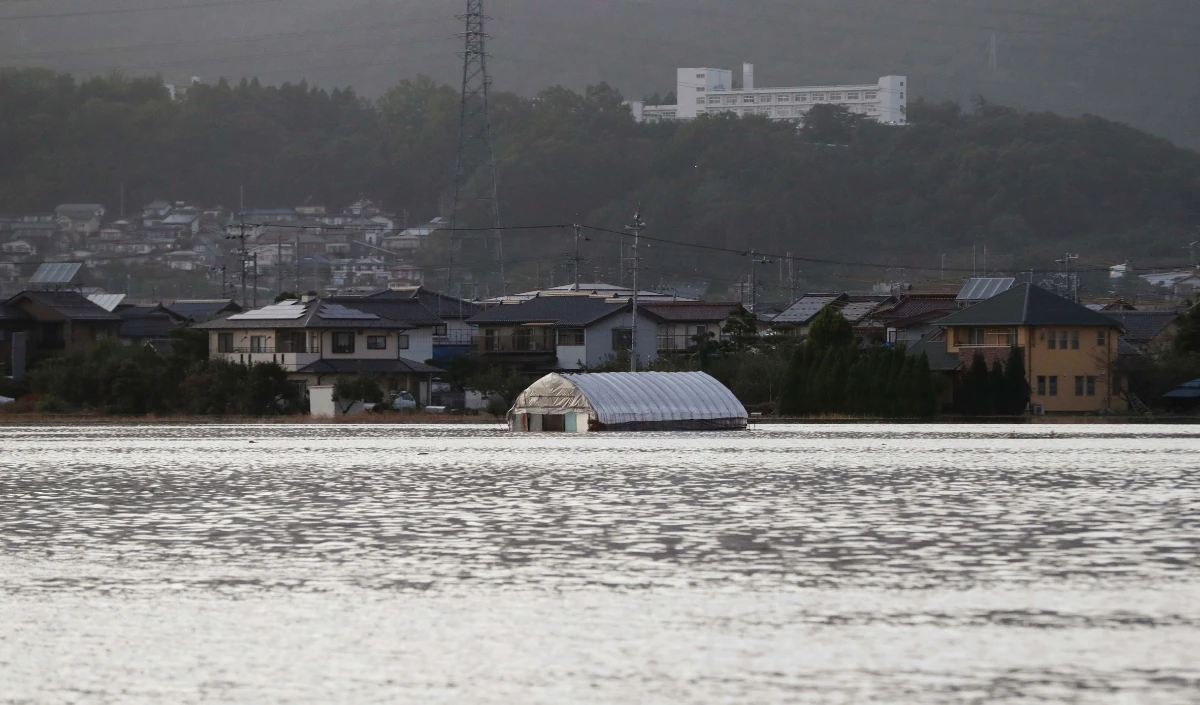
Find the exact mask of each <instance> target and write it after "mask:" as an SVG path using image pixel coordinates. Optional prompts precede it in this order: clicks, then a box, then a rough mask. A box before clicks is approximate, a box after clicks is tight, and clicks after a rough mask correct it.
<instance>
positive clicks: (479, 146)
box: [446, 0, 508, 294]
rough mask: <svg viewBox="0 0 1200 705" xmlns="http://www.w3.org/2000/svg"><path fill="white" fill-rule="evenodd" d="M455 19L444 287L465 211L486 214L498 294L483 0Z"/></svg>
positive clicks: (498, 237)
mask: <svg viewBox="0 0 1200 705" xmlns="http://www.w3.org/2000/svg"><path fill="white" fill-rule="evenodd" d="M458 18H459V19H460V20H463V22H464V23H465V24H466V27H465V30H464V31H463V32H462V34H459V35H458V36H459V37H461V38H462V39H463V41H464V43H465V46H464V48H463V51H462V53H461V54H460V56H462V58H463V77H462V101H461V104H460V106H459V119H458V154H457V156H456V158H455V165H454V206H453V207H454V210H453V211H452V213H451V216H450V262H451V264H450V269H449V270H448V273H447V276H446V284H447V289H448V290H449V288H450V285H451V283H452V280H453V277H454V264H453V263H454V252H455V248H456V241H457V240H458V239H459V238H458V233H457V228H458V227H459V225H461V224H462V223H463V222H464V221H465V218H464V214H467V215H469V216H474V217H484V218H487V217H490V219H491V224H490V225H488V226H485V227H490V228H492V232H491V240H492V241H494V242H495V244H496V254H497V257H498V258H499V260H500V287H501V293H504V294H507V293H508V291H507V280H506V278H505V273H504V239H503V235H502V234H501V231H500V200H499V197H498V195H497V190H496V158H495V154H494V152H493V150H492V118H491V110H490V107H489V104H488V92H489V91H490V90H491V85H492V79H491V76H489V75H488V71H487V58H488V54H487V51H486V47H485V43H486V41H487V39H488V38H489V37H488V35H487V34H486V33H485V32H484V21H485V20H486V19H488V18H487V16H486V15H484V14H483V0H467V12H466V14H464V15H459V16H458ZM471 179H475V180H476V185H477V188H475V189H470V188H468V184H467V182H468V181H469V180H471Z"/></svg>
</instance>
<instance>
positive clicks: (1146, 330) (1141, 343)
mask: <svg viewBox="0 0 1200 705" xmlns="http://www.w3.org/2000/svg"><path fill="white" fill-rule="evenodd" d="M1102 313H1103V314H1104V315H1105V316H1108V317H1109V318H1111V319H1113V320H1114V321H1116V322H1117V323H1119V324H1120V326H1121V328H1122V329H1123V330H1124V332H1123V333H1122V334H1121V344H1122V345H1121V354H1122V355H1150V356H1155V355H1159V354H1161V353H1165V352H1167V351H1168V349H1169V348H1170V346H1171V339H1172V338H1174V337H1175V331H1176V330H1178V329H1179V315H1180V314H1179V313H1178V312H1176V311H1129V310H1110V311H1102Z"/></svg>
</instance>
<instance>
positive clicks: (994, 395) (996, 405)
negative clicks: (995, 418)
mask: <svg viewBox="0 0 1200 705" xmlns="http://www.w3.org/2000/svg"><path fill="white" fill-rule="evenodd" d="M988 399H989V400H990V401H991V408H990V409H989V413H992V414H1008V413H1011V412H1009V408H1011V406H1012V401H1011V400H1010V399H1009V394H1008V380H1007V379H1006V378H1005V376H1004V366H1003V365H1002V364H1000V361H999V360H993V361H992V369H991V371H990V372H989V373H988Z"/></svg>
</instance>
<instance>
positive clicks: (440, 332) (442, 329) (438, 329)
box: [433, 324, 446, 338]
mask: <svg viewBox="0 0 1200 705" xmlns="http://www.w3.org/2000/svg"><path fill="white" fill-rule="evenodd" d="M433 334H434V335H436V336H438V337H441V338H444V337H446V326H445V325H444V324H443V325H440V326H434V327H433Z"/></svg>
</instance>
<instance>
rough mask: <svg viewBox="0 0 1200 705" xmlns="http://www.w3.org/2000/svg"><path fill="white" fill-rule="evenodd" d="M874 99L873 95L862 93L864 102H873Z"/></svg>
mask: <svg viewBox="0 0 1200 705" xmlns="http://www.w3.org/2000/svg"><path fill="white" fill-rule="evenodd" d="M875 97H876V96H875V94H874V93H863V99H864V100H875Z"/></svg>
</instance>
